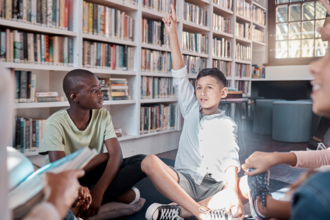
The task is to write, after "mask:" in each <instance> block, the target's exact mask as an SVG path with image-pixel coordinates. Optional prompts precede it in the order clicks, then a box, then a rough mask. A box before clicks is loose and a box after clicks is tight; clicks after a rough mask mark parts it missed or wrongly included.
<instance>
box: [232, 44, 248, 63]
mask: <svg viewBox="0 0 330 220" xmlns="http://www.w3.org/2000/svg"><path fill="white" fill-rule="evenodd" d="M236 59H239V60H251V59H252V54H251V46H243V45H241V44H239V43H237V44H236Z"/></svg>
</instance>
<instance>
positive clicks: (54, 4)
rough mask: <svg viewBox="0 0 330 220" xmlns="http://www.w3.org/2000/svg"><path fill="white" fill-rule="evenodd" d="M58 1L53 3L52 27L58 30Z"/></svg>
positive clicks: (54, 0) (55, 0)
mask: <svg viewBox="0 0 330 220" xmlns="http://www.w3.org/2000/svg"><path fill="white" fill-rule="evenodd" d="M56 15H57V0H53V1H52V25H53V27H54V28H58V23H57V18H56Z"/></svg>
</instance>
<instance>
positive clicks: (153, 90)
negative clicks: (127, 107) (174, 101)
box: [141, 76, 176, 99]
mask: <svg viewBox="0 0 330 220" xmlns="http://www.w3.org/2000/svg"><path fill="white" fill-rule="evenodd" d="M175 96H176V94H175V90H174V87H173V79H172V78H165V77H152V76H141V99H159V98H174V97H175Z"/></svg>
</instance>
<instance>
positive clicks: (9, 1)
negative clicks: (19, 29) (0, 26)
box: [5, 0, 13, 20]
mask: <svg viewBox="0 0 330 220" xmlns="http://www.w3.org/2000/svg"><path fill="white" fill-rule="evenodd" d="M5 4H6V11H5V15H6V19H7V20H11V19H12V13H13V12H12V6H13V5H12V0H6V3H5Z"/></svg>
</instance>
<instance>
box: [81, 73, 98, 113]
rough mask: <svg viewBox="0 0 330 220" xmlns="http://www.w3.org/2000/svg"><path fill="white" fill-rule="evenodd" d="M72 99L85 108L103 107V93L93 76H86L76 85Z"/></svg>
mask: <svg viewBox="0 0 330 220" xmlns="http://www.w3.org/2000/svg"><path fill="white" fill-rule="evenodd" d="M74 101H75V102H78V103H79V105H80V106H81V107H83V108H85V109H100V108H102V107H103V102H104V101H103V94H102V92H101V90H100V84H99V80H98V79H97V78H96V77H95V76H90V77H86V78H84V79H82V80H81V82H80V83H79V85H78V86H77V92H76V93H75V95H74Z"/></svg>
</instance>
